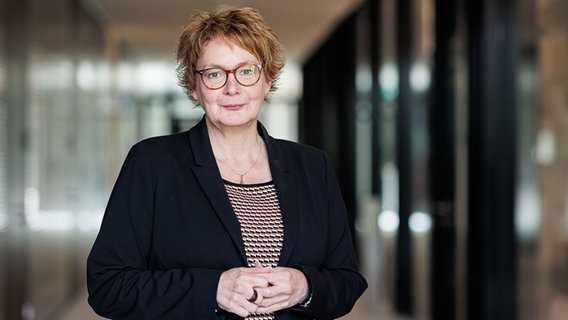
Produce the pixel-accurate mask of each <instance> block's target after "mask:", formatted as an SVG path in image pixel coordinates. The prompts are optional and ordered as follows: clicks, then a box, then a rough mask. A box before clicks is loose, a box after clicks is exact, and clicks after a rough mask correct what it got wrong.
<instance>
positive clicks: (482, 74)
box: [467, 0, 518, 320]
mask: <svg viewBox="0 0 568 320" xmlns="http://www.w3.org/2000/svg"><path fill="white" fill-rule="evenodd" d="M514 17H515V3H514V1H512V0H484V1H468V2H467V19H468V41H469V49H468V56H469V66H468V69H469V89H468V90H469V101H468V104H469V141H468V147H469V150H468V177H469V180H468V181H469V183H468V216H469V218H468V276H467V280H468V281H467V286H468V291H467V296H468V305H467V308H468V312H467V314H468V319H471V320H486V319H487V320H489V319H499V320H510V319H515V318H516V313H517V312H516V309H517V308H516V294H517V292H516V276H517V270H516V241H515V231H514V203H515V201H514V195H515V192H514V191H515V167H516V166H515V162H516V161H515V155H516V148H515V145H516V138H515V137H516V126H515V124H516V121H517V120H516V118H517V112H516V101H515V95H516V91H515V78H516V75H515V73H516V72H515V71H516V61H517V53H518V49H517V39H516V32H517V30H516V23H515V21H514Z"/></svg>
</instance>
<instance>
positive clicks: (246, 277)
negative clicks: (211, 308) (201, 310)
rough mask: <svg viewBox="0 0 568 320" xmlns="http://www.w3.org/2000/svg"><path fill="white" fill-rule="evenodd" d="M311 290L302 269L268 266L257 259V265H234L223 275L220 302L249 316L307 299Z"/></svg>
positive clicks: (282, 307)
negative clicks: (240, 266)
mask: <svg viewBox="0 0 568 320" xmlns="http://www.w3.org/2000/svg"><path fill="white" fill-rule="evenodd" d="M308 291H309V286H308V280H307V279H306V277H305V276H304V274H303V273H302V272H301V271H300V270H297V269H294V268H286V267H276V268H270V267H268V268H266V267H263V266H262V265H261V264H260V263H259V262H256V263H255V266H254V267H253V268H233V269H230V270H227V271H225V272H223V273H222V274H221V277H220V279H219V285H218V287H217V304H218V305H219V307H221V308H222V309H224V310H226V311H229V312H232V313H234V314H237V315H239V316H241V317H246V316H248V315H250V314H253V313H269V312H275V311H278V310H283V309H286V308H290V307H292V306H295V305H297V304H298V303H300V302H302V301H304V300H305V299H306V298H307V296H308V294H309V292H308ZM255 296H256V297H255Z"/></svg>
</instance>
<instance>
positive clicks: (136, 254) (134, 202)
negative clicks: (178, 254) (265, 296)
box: [87, 144, 222, 319]
mask: <svg viewBox="0 0 568 320" xmlns="http://www.w3.org/2000/svg"><path fill="white" fill-rule="evenodd" d="M147 154H148V153H146V152H145V151H144V146H143V145H142V144H137V145H135V146H134V147H133V148H132V149H131V150H130V152H129V154H128V155H127V157H126V160H125V162H124V164H123V167H122V169H121V172H120V174H119V176H118V178H117V181H116V183H115V186H114V188H113V191H112V193H111V196H110V198H109V202H108V205H107V208H106V210H105V215H104V218H103V222H102V225H101V228H100V231H99V234H98V236H97V239H96V240H95V243H94V245H93V247H92V249H91V252H90V254H89V257H88V259H87V286H88V291H89V298H88V301H89V304H90V305H91V307H92V308H93V309H94V310H95V311H96V312H97V313H98V314H99V315H101V316H104V317H107V318H112V319H217V316H216V314H215V312H216V310H215V308H216V304H215V303H216V291H217V284H218V281H219V277H220V275H221V273H222V270H213V269H196V268H177V269H168V270H160V269H157V268H149V255H150V252H151V245H152V244H151V242H152V228H153V219H154V212H153V207H154V200H153V199H154V194H155V193H154V188H155V186H154V181H153V180H154V177H153V174H154V173H153V172H152V170H151V166H150V162H149V159H148V157H147Z"/></svg>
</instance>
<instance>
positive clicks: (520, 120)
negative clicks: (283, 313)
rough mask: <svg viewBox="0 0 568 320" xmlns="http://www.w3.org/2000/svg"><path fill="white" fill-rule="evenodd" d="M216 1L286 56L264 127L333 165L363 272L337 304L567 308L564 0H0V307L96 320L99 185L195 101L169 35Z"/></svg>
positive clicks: (531, 314) (415, 310) (471, 319)
mask: <svg viewBox="0 0 568 320" xmlns="http://www.w3.org/2000/svg"><path fill="white" fill-rule="evenodd" d="M227 4H230V5H247V6H253V7H256V8H258V9H259V10H260V12H261V14H262V15H263V16H264V17H265V19H266V20H267V21H268V23H269V24H271V25H272V26H273V28H274V30H275V32H276V33H277V34H278V35H279V38H280V40H281V41H282V42H283V44H284V45H285V47H286V50H287V53H288V63H287V67H286V68H285V70H284V72H283V74H282V77H281V90H280V91H279V92H277V93H276V95H274V96H273V98H272V101H271V103H270V104H267V105H266V106H265V107H264V109H263V111H262V114H261V120H262V122H263V123H264V124H265V125H266V126H267V128H268V130H269V132H270V133H271V134H272V135H274V136H276V137H280V138H285V139H290V140H294V141H300V142H303V143H307V144H310V145H314V146H316V147H319V148H322V149H324V150H326V151H327V152H328V153H329V155H330V156H331V159H332V160H333V164H334V167H335V170H336V173H337V176H338V178H339V180H340V183H341V185H342V189H343V193H344V197H345V200H346V203H347V206H348V209H349V214H350V217H349V218H350V221H351V222H352V228H353V235H354V239H355V241H356V245H357V251H358V254H359V258H360V262H361V269H362V271H363V273H364V274H365V276H366V277H367V279H368V281H369V289H368V290H367V291H366V293H365V294H364V296H363V297H362V298H361V299H360V301H359V302H358V303H357V305H356V306H355V309H354V311H353V312H352V313H351V314H350V315H349V316H346V317H345V319H351V320H353V319H432V320H440V319H441V320H445V319H459V320H485V319H487V320H489V319H502V320H508V319H521V320H534V319H544V320H560V319H567V317H568V316H567V315H568V19H567V18H568V0H517V1H515V0H382V1H381V0H310V1H300V0H287V1H267V0H257V1H245V0H242V1H237V0H235V1H213V0H210V1H206V0H199V1H192V0H185V1H182V0H162V1H150V0H136V1H134V0H49V1H48V0H0V130H1V132H0V319H5V320H14V319H25V320H36V319H37V320H48V319H63V320H72V319H80V320H83V319H101V318H99V317H97V316H96V315H94V314H93V313H92V311H91V310H90V308H89V307H88V306H87V305H86V301H85V297H86V293H85V292H86V289H85V260H86V256H87V254H88V251H89V249H90V246H91V244H92V243H93V240H94V237H95V236H96V233H97V230H98V227H99V224H100V222H101V219H102V215H103V211H104V207H105V205H106V201H107V197H108V195H109V193H110V189H111V187H112V185H113V183H114V180H115V178H116V176H117V174H118V170H119V169H120V166H121V164H122V161H123V160H124V157H125V155H126V152H127V151H128V149H129V147H130V146H131V145H132V144H134V143H135V142H137V141H138V140H140V139H143V138H146V137H149V136H155V135H162V134H169V133H173V132H178V131H182V130H187V129H188V128H189V127H190V126H192V124H194V123H195V122H196V121H198V120H199V119H200V118H201V115H202V114H201V110H200V109H196V108H194V107H193V106H192V104H191V103H190V102H189V100H188V99H187V97H185V96H184V94H183V92H182V91H181V89H180V88H179V87H178V86H177V84H176V78H175V61H174V49H175V46H176V43H177V39H178V36H179V34H180V33H181V30H182V28H183V26H184V24H185V23H186V21H187V20H188V18H189V16H190V15H191V14H192V13H193V12H194V11H195V10H197V9H214V8H217V7H219V6H222V5H227Z"/></svg>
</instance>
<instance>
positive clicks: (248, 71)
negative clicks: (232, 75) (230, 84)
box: [239, 66, 256, 77]
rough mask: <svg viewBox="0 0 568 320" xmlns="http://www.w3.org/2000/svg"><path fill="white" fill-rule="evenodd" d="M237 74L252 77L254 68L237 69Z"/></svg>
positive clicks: (254, 72) (254, 71)
mask: <svg viewBox="0 0 568 320" xmlns="http://www.w3.org/2000/svg"><path fill="white" fill-rule="evenodd" d="M239 74H240V75H242V76H245V77H250V76H254V75H255V74H256V68H255V67H254V66H250V67H242V68H240V69H239Z"/></svg>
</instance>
